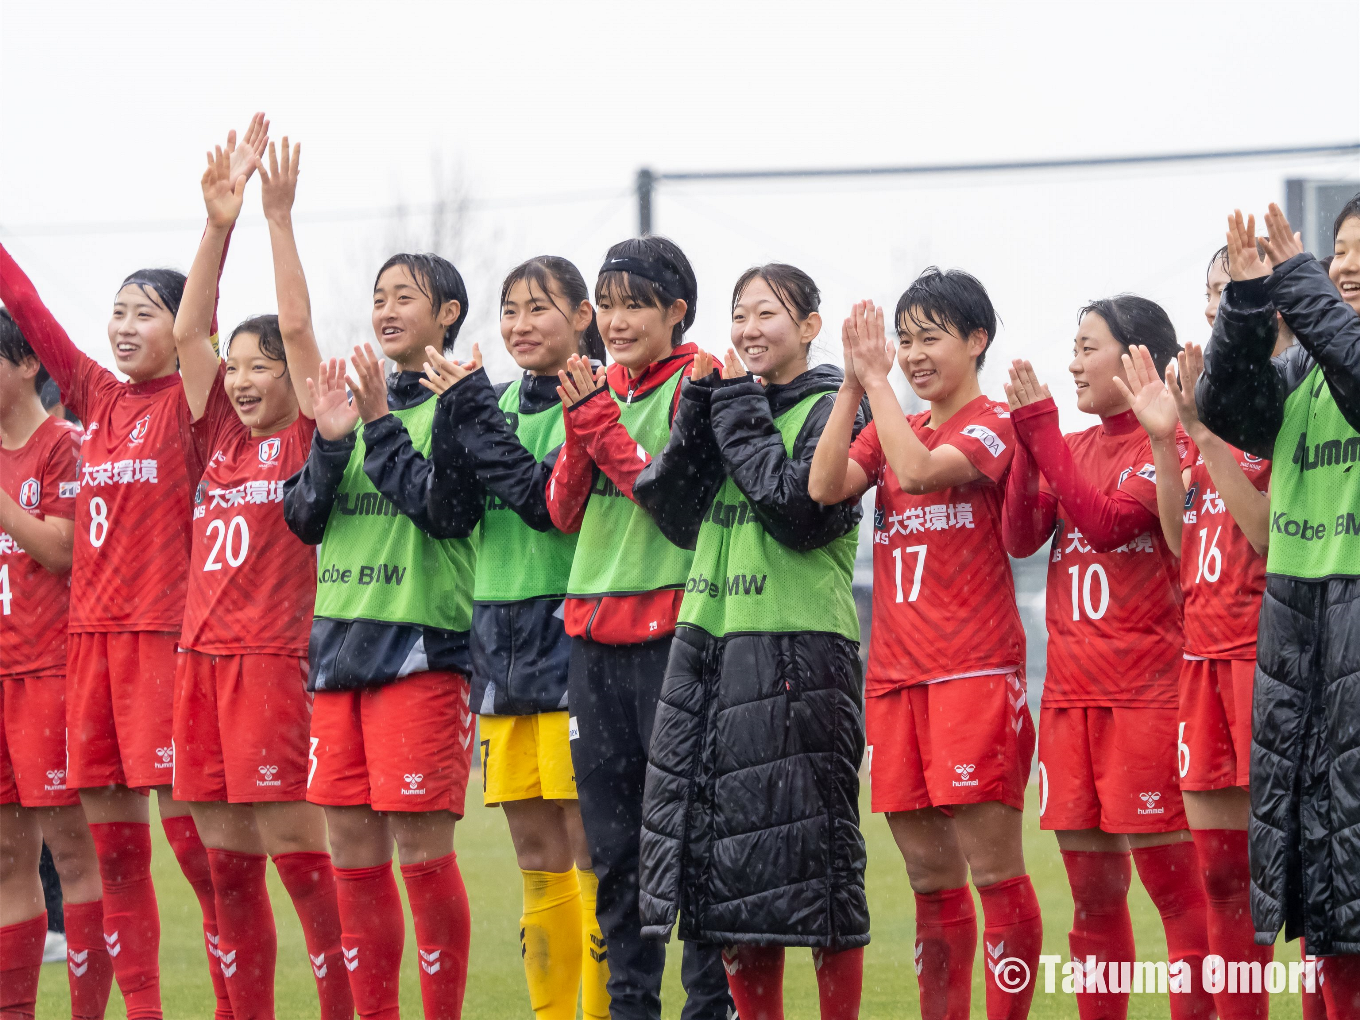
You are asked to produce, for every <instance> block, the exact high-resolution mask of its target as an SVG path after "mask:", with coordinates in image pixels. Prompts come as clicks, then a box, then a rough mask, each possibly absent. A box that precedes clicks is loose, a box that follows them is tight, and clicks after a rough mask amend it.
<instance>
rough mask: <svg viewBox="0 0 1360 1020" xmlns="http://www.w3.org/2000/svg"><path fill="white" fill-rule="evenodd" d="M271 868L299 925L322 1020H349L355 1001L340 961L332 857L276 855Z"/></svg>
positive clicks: (313, 854)
mask: <svg viewBox="0 0 1360 1020" xmlns="http://www.w3.org/2000/svg"><path fill="white" fill-rule="evenodd" d="M274 867H275V868H277V869H278V872H279V878H281V879H282V880H283V887H284V888H285V889H287V890H288V895H289V896H290V897H291V898H292V900H293V909H294V910H296V911H297V915H298V919H299V920H300V921H301V922H302V933H303V936H304V937H305V938H306V940H307V955H308V957H310V959H311V964H312V974H313V975H315V977H316V992H317V996H318V998H320V1000H321V1020H351V1018H352V1017H353V1016H354V998H353V996H351V995H350V990H349V972H348V971H346V970H345V965H344V963H342V962H341V959H340V910H339V908H338V907H337V906H336V902H335V873H334V872H333V871H332V870H331V855H330V854H326V853H319V852H305V851H299V852H297V853H291V854H275V855H274Z"/></svg>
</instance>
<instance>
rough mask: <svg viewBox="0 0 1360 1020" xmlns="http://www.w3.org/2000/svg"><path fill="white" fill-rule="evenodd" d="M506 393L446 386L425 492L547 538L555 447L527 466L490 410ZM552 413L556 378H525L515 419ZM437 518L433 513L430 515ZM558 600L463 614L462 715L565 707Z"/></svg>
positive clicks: (510, 424) (479, 383)
mask: <svg viewBox="0 0 1360 1020" xmlns="http://www.w3.org/2000/svg"><path fill="white" fill-rule="evenodd" d="M507 387H508V384H502V385H499V386H494V387H493V386H492V384H491V381H490V379H488V378H487V375H486V372H485V371H483V370H481V369H478V370H477V371H476V372H473V373H472V374H470V375H468V376H467V377H465V378H463V379H461V380H459V381H458V382H456V383H454V384H453V385H452V386H450V387H449V388H448V389H447V390H446V391H445V392H444V393H443V394H442V395H441V396H440V398H439V409H438V411H437V412H436V415H435V430H434V445H433V447H432V448H431V455H432V456H431V459H432V461H433V464H434V476H435V479H436V483H437V484H435V485H433V486H431V488H430V490H429V494H430V498H431V499H432V500H438V499H440V498H442V493H443V492H445V491H447V490H450V489H456V488H458V487H459V486H460V485H461V486H466V487H470V488H475V489H476V490H478V491H479V492H481V493H482V494H483V495H482V500H481V502H480V503H479V506H478V512H477V517H478V520H480V519H481V516H482V514H483V513H484V512H485V506H486V500H488V499H498V500H500V501H501V502H502V503H505V504H506V505H507V506H508V507H509V508H510V509H511V510H513V511H514V512H515V513H517V514H519V516H520V519H521V520H523V521H524V523H525V524H527V525H528V526H529V527H531V528H533V529H534V530H535V531H551V530H552V528H553V523H552V518H551V517H550V516H549V515H548V499H547V486H548V481H549V479H550V478H551V477H552V470H553V465H554V464H556V463H557V457H558V454H559V453H560V452H561V449H562V448H561V447H560V446H559V447H557V448H556V449H554V450H551V451H549V453H548V455H547V456H546V457H544V458H543V460H541V461H539V460H535V459H534V455H533V454H532V453H530V452H529V451H528V450H527V449H526V448H525V447H524V444H523V443H521V442H520V441H519V437H518V436H516V435H515V423H514V421H512V420H511V418H510V417H509V416H507V415H506V413H505V412H504V411H502V410H501V408H500V406H499V405H500V398H501V397H502V396H503V395H504V393H505V390H506V389H507ZM555 405H560V400H559V398H558V396H557V377H556V376H539V375H533V374H532V373H529V372H525V373H524V375H523V376H522V377H521V379H520V387H519V413H520V414H538V413H541V412H544V411H547V410H550V409H551V408H552V407H553V406H555ZM436 512H438V508H437V506H432V507H431V513H436ZM562 582H563V586H564V588H563V591H561V592H557V593H553V594H551V595H546V596H544V597H542V598H536V599H524V600H522V601H518V602H475V603H473V607H472V710H473V711H474V712H477V713H478V714H480V715H534V714H537V713H539V712H554V711H559V710H562V709H565V708H566V707H567V663H568V660H569V659H570V657H571V638H569V637H568V636H567V632H566V629H565V628H564V626H563V623H562V600H563V598H564V597H565V596H566V590H565V585H566V578H563V579H562Z"/></svg>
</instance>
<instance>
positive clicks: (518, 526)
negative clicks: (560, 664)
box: [472, 379, 576, 602]
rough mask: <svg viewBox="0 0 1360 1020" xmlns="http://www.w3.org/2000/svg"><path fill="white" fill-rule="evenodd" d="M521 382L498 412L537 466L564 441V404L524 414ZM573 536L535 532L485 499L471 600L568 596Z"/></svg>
mask: <svg viewBox="0 0 1360 1020" xmlns="http://www.w3.org/2000/svg"><path fill="white" fill-rule="evenodd" d="M519 387H520V380H518V379H516V380H515V381H514V382H513V383H511V384H510V386H509V387H508V388H507V389H506V391H505V392H504V393H502V394H501V399H500V408H501V410H502V411H504V412H505V419H506V421H507V422H509V423H510V424H511V426H512V427H513V428H514V430H515V435H516V436H518V437H519V441H520V442H521V443H523V444H524V448H525V449H526V450H528V451H529V452H530V453H532V454H533V455H534V459H535V460H538V461H541V460H542V459H543V458H544V457H546V456H547V455H548V454H549V453H551V452H552V451H553V450H554V449H556V448H557V447H559V446H561V445H562V443H563V442H564V441H565V440H566V437H567V430H566V424H565V423H564V422H563V420H562V405H561V404H560V403H555V404H554V405H553V406H552V407H551V408H549V409H547V410H545V411H539V412H537V413H535V414H524V413H523V412H521V411H520V409H519ZM575 551H576V536H575V535H566V534H563V533H562V532H560V531H558V530H557V529H556V528H553V529H552V530H551V531H535V530H534V529H533V528H531V527H529V525H527V524H525V523H524V518H522V517H520V515H519V514H517V513H515V511H514V510H512V509H510V507H509V506H508V505H507V504H506V503H503V502H501V501H500V500H499V499H497V498H496V496H495V495H494V494H493V493H490V492H488V493H487V494H486V512H485V513H484V514H482V526H481V541H480V544H479V546H478V549H477V584H476V587H475V589H474V591H473V595H472V597H473V598H474V599H475V600H476V601H478V602H523V601H524V600H525V599H540V598H559V599H560V598H562V597H563V596H564V595H566V593H567V578H568V576H570V574H571V561H572V556H573V554H574V553H575Z"/></svg>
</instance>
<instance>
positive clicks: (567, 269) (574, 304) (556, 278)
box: [501, 255, 604, 364]
mask: <svg viewBox="0 0 1360 1020" xmlns="http://www.w3.org/2000/svg"><path fill="white" fill-rule="evenodd" d="M520 280H523V281H525V283H526V284H527V285H528V286H529V287H530V288H531V289H532V288H534V287H537V288H538V289H539V290H541V291H542V292H543V293H544V294H545V295H547V298H548V301H549V303H551V304H552V306H553V307H554V308H556V309H557V310H558V311H559V312H561V313H562V317H563V318H564V319H566V320H567V321H568V322H570V321H571V318H572V316H573V315H574V314H575V312H576V309H577V308H579V307H580V306H581V302H582V301H589V300H590V289H589V288H588V287H586V279H585V277H584V276H582V275H581V270H579V269H577V268H576V265H575V263H573V262H570V261H568V260H567V259H564V258H562V257H561V256H560V255H537V256H535V257H534V258H531V259H528V260H527V261H524V262H521V263H520V264H519V265H517V266H516V267H515V268H514V269H512V270H510V273H509V275H508V276H506V278H505V282H504V283H502V284H501V304H502V305H504V304H505V299H506V298H507V297H509V296H510V288H511V287H513V286H514V285H515V284H517V283H519V281H520ZM554 283H556V284H557V291H558V293H559V294H561V295H562V297H564V298H565V299H566V301H567V304H568V305H569V306H570V311H569V310H567V309H565V308H561V307H559V306H558V304H557V302H556V301H553V296H552V284H554ZM579 352H580V353H581V354H582V355H584V356H585V357H587V358H590V359H592V360H594V361H598V362H600V363H602V364H603V362H604V341H603V340H602V339H600V327H599V326H598V325H596V323H595V309H594V308H593V307H592V308H591V309H590V325H588V326H586V328H585V330H584V331H583V332H582V333H581V340H580V344H579Z"/></svg>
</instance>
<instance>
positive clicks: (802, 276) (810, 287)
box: [732, 262, 822, 322]
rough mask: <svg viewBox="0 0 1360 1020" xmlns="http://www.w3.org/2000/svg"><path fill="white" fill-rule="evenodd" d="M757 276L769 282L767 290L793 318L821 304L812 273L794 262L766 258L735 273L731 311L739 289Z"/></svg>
mask: <svg viewBox="0 0 1360 1020" xmlns="http://www.w3.org/2000/svg"><path fill="white" fill-rule="evenodd" d="M757 278H759V279H761V280H764V281H765V282H766V283H767V284H769V285H770V290H772V291H774V296H775V297H777V298H778V299H779V303H780V304H781V305H783V306H784V311H786V312H788V313H789V318H790V319H792V320H793V321H794V322H802V321H803V320H804V319H806V318H807V317H808V316H809V315H811V314H812V313H813V312H815V311H817V309H819V308H820V307H821V306H822V292H821V291H820V290H818V289H817V285H816V284H815V283H813V282H812V277H810V276H808V274H807V273H805V272H803V271H802V270H801V269H799V268H798V267H797V266H790V265H788V264H786V263H783V262H767V263H766V264H765V265H763V266H752V267H751V268H750V269H748V270H746V272H744V273H742V274H741V276H739V277H737V283H736V286H735V287H733V288H732V311H734V312H735V311H736V310H737V302H738V301H740V300H741V295H742V292H743V291H744V290H746V288H747V287H748V286H749V285H750V283H751V281H752V280H754V279H757Z"/></svg>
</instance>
